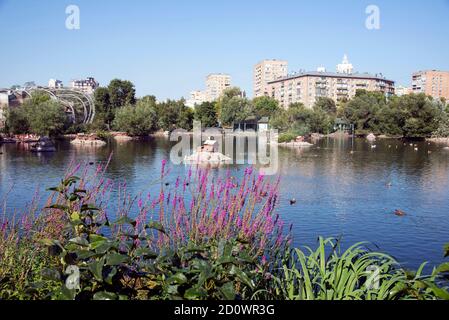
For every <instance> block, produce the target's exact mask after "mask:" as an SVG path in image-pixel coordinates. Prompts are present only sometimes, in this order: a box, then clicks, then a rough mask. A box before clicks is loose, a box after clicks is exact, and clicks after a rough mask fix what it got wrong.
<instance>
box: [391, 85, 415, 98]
mask: <svg viewBox="0 0 449 320" xmlns="http://www.w3.org/2000/svg"><path fill="white" fill-rule="evenodd" d="M412 92H413V90H412V88H410V87H404V86H396V87H395V88H394V93H395V95H397V96H398V97H401V96H405V95H407V94H410V93H412Z"/></svg>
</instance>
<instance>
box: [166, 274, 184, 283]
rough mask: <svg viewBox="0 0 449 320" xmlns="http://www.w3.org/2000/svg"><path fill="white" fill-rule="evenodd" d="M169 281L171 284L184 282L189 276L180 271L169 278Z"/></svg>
mask: <svg viewBox="0 0 449 320" xmlns="http://www.w3.org/2000/svg"><path fill="white" fill-rule="evenodd" d="M167 282H168V283H170V284H172V283H177V284H184V283H186V282H187V277H186V276H185V275H184V274H183V273H181V272H178V273H177V274H175V275H173V276H171V277H170V278H168V279H167Z"/></svg>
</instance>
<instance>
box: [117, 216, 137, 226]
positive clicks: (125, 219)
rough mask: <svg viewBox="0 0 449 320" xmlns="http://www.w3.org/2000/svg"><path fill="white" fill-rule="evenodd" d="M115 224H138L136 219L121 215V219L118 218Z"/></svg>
mask: <svg viewBox="0 0 449 320" xmlns="http://www.w3.org/2000/svg"><path fill="white" fill-rule="evenodd" d="M113 224H114V225H124V224H129V225H131V226H133V227H135V226H136V221H135V220H133V219H131V218H129V217H121V218H120V219H118V220H117V221H115V222H114V223H113Z"/></svg>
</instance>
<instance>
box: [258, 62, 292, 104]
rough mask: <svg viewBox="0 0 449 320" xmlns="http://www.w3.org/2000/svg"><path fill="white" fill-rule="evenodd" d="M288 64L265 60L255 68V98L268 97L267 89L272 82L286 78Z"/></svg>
mask: <svg viewBox="0 0 449 320" xmlns="http://www.w3.org/2000/svg"><path fill="white" fill-rule="evenodd" d="M287 74H288V62H287V61H283V60H275V59H272V60H263V61H261V62H259V63H258V64H256V65H255V66H254V70H253V87H254V88H253V89H254V97H261V96H264V95H267V92H266V88H267V84H268V82H270V81H274V80H276V79H279V78H282V77H286V76H287Z"/></svg>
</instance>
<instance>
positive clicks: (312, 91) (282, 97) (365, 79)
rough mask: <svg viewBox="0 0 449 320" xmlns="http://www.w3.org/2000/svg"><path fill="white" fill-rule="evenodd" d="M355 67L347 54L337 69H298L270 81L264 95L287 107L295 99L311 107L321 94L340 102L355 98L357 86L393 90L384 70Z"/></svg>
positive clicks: (367, 89)
mask: <svg viewBox="0 0 449 320" xmlns="http://www.w3.org/2000/svg"><path fill="white" fill-rule="evenodd" d="M353 70H354V67H353V65H352V64H351V63H350V62H349V60H348V57H347V55H344V57H343V62H342V63H340V64H338V65H337V72H327V71H326V68H324V67H319V68H318V70H317V71H310V72H305V71H301V72H297V73H294V74H291V75H288V76H286V77H283V78H279V79H276V80H272V81H269V82H268V84H267V85H266V88H265V92H264V95H266V96H269V97H272V98H274V99H275V100H277V101H278V102H279V104H280V105H281V106H283V107H284V108H288V107H289V106H290V104H292V103H303V104H304V105H305V106H306V107H309V108H311V107H312V106H313V105H314V104H315V102H316V101H317V100H318V99H319V98H320V97H326V98H331V99H333V100H334V101H335V102H336V103H339V102H344V101H348V100H350V99H352V98H353V97H354V96H355V95H356V92H357V90H366V91H379V92H383V93H384V94H385V95H386V96H387V97H389V96H391V95H393V94H394V81H392V80H388V79H386V78H385V77H383V76H382V75H381V74H380V75H377V74H376V75H371V74H368V73H354V71H353Z"/></svg>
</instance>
